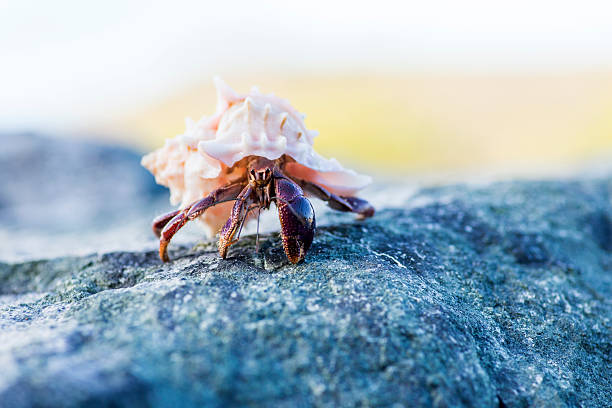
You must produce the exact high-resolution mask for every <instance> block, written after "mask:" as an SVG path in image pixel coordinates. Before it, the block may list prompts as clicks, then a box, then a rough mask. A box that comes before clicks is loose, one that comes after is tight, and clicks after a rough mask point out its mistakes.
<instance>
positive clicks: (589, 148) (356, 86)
mask: <svg viewBox="0 0 612 408" xmlns="http://www.w3.org/2000/svg"><path fill="white" fill-rule="evenodd" d="M279 77H280V78H281V79H278V78H279ZM224 79H225V80H226V81H228V83H229V84H230V85H231V86H232V87H234V88H235V89H237V90H238V91H239V92H247V91H248V90H249V89H250V88H251V86H252V85H254V84H256V85H258V87H259V88H260V90H261V91H262V92H273V93H275V94H276V95H278V96H281V97H285V98H287V99H289V100H290V101H291V102H292V103H293V105H294V106H296V107H297V108H298V109H299V110H300V111H301V112H303V113H306V116H307V118H306V124H307V125H308V127H309V128H311V129H316V130H318V131H319V132H320V135H319V137H318V138H317V139H316V140H315V145H316V147H317V149H318V150H319V151H320V152H321V153H322V154H324V155H327V156H333V157H336V158H338V159H339V160H341V161H350V162H353V163H356V162H357V164H360V165H361V167H365V168H377V169H380V170H382V171H411V172H412V171H414V172H420V171H431V170H436V171H438V170H442V171H446V170H453V169H462V170H470V169H477V168H482V167H486V168H491V167H510V168H512V167H518V166H523V165H526V166H531V167H533V168H534V169H537V168H542V167H545V166H556V165H562V164H564V163H576V162H579V161H581V160H585V159H589V158H593V157H597V156H599V155H602V154H605V152H608V153H612V74H610V73H604V72H592V73H575V74H568V73H565V74H556V75H555V74H537V75H536V74H496V75H483V74H446V75H443V74H438V75H432V74H409V75H393V76H392V75H385V76H375V75H361V76H359V75H354V76H351V75H341V76H340V75H337V76H334V75H327V76H324V75H319V76H296V77H286V76H285V77H283V76H282V75H279V76H263V77H262V76H259V77H257V78H255V77H248V76H247V77H245V76H242V77H241V76H235V77H234V76H230V77H228V78H224ZM215 101H216V98H215V91H214V87H213V85H212V81H211V80H210V79H209V78H206V80H205V81H202V82H198V83H194V84H192V85H189V86H186V87H184V88H183V89H181V90H178V91H177V92H175V93H174V94H172V95H171V96H169V97H167V98H165V99H162V100H158V101H153V102H152V103H149V104H147V105H146V106H143V107H139V108H138V109H134V110H133V111H131V112H128V113H126V114H125V115H123V116H121V117H118V118H117V120H116V121H114V122H112V123H108V124H106V126H108V127H107V128H106V129H105V130H106V133H108V134H126V135H130V137H133V139H132V140H131V142H133V143H136V144H138V145H140V146H142V147H143V148H147V149H151V148H154V147H157V146H160V145H161V144H162V143H163V140H164V139H165V138H167V137H172V136H174V135H177V134H180V133H183V131H184V126H185V125H184V118H185V116H189V117H191V118H193V119H196V120H197V119H199V118H200V117H201V116H202V115H203V114H206V115H210V114H212V113H213V112H214V109H215Z"/></svg>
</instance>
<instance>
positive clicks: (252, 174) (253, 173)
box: [251, 169, 255, 177]
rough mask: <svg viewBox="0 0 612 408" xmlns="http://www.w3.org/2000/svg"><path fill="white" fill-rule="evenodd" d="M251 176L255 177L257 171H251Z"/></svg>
mask: <svg viewBox="0 0 612 408" xmlns="http://www.w3.org/2000/svg"><path fill="white" fill-rule="evenodd" d="M251 176H253V177H255V170H253V169H251Z"/></svg>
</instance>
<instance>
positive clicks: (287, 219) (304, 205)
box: [275, 177, 316, 264]
mask: <svg viewBox="0 0 612 408" xmlns="http://www.w3.org/2000/svg"><path fill="white" fill-rule="evenodd" d="M275 201H276V206H277V208H278V217H279V219H280V224H281V237H282V239H283V247H284V248H285V254H286V255H287V259H289V262H291V263H294V264H296V263H298V262H300V261H301V260H302V259H304V257H305V256H306V252H308V249H309V248H310V245H311V244H312V239H313V237H314V233H315V228H316V221H315V213H314V209H313V208H312V204H310V201H308V199H307V198H306V197H304V192H303V191H302V189H301V188H300V187H299V186H298V185H297V184H295V183H294V182H293V181H292V180H290V179H288V178H285V177H282V178H277V179H276V183H275Z"/></svg>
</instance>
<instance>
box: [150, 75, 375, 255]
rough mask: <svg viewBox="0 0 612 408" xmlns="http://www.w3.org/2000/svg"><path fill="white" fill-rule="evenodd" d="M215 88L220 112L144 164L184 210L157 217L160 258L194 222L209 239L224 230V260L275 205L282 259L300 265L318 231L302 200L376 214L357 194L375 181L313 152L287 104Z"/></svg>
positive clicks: (219, 84)
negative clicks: (258, 218)
mask: <svg viewBox="0 0 612 408" xmlns="http://www.w3.org/2000/svg"><path fill="white" fill-rule="evenodd" d="M215 86H216V88H217V98H218V101H217V111H216V113H215V114H214V115H212V116H210V117H204V118H202V119H201V120H200V121H198V122H197V123H196V122H194V121H192V120H191V119H187V120H186V125H187V129H186V131H185V133H184V134H182V135H178V136H176V137H174V138H172V139H167V140H166V143H165V145H164V146H163V147H161V148H160V149H158V150H156V151H154V152H152V153H150V154H148V155H146V156H144V157H143V159H142V165H143V166H144V167H146V168H147V169H148V170H150V171H151V172H152V173H153V175H154V176H155V180H156V181H157V183H159V184H162V185H164V186H167V187H168V188H169V189H170V202H171V203H172V204H173V205H178V206H179V207H178V209H177V210H175V211H171V212H169V213H167V214H162V215H160V216H159V217H157V218H155V219H154V220H153V232H154V233H155V234H156V235H157V236H158V237H159V238H160V241H159V256H160V258H161V259H162V261H164V262H167V261H168V260H169V258H168V254H167V247H168V244H169V243H170V240H171V239H172V237H173V236H174V234H176V233H177V231H178V230H179V229H180V228H181V227H183V226H184V225H185V224H186V223H187V222H188V221H192V220H196V219H197V220H199V221H200V222H201V224H202V225H203V226H204V227H205V228H206V229H207V231H208V233H209V235H212V234H213V233H215V232H217V231H220V237H219V254H220V255H221V257H222V258H225V257H226V255H227V251H228V249H229V247H230V245H232V244H233V243H234V242H236V241H237V240H238V238H239V237H240V232H241V230H242V226H243V224H244V223H245V222H248V221H249V220H250V219H253V218H255V217H256V214H259V212H260V211H261V210H262V209H269V208H270V204H271V203H274V204H275V205H276V207H277V209H278V214H279V219H280V225H281V237H282V241H283V247H284V250H285V254H286V255H287V258H288V259H289V261H290V262H291V263H298V262H299V261H301V260H302V259H304V257H305V255H306V252H307V251H308V249H309V248H310V245H311V244H312V240H313V237H314V233H315V228H316V222H315V213H314V210H313V207H312V205H311V203H310V201H309V200H308V199H307V198H306V197H305V195H308V196H313V197H317V198H320V199H322V200H324V201H326V202H327V205H328V206H329V207H331V208H333V209H334V210H339V211H350V212H354V213H356V214H358V216H359V217H360V218H366V217H371V216H372V215H373V214H374V208H373V207H372V206H371V205H370V204H369V203H368V202H367V201H365V200H363V199H361V198H357V197H355V196H354V195H355V193H356V192H357V191H359V190H360V189H362V188H363V187H365V186H366V185H367V184H369V183H370V181H371V179H370V177H368V176H363V175H359V174H357V173H355V172H354V171H352V170H347V169H345V168H343V167H342V166H341V165H340V163H338V161H337V160H335V159H325V158H324V157H322V156H321V155H319V154H318V153H316V152H315V151H314V149H313V141H314V137H315V136H316V135H317V132H316V131H312V130H308V129H306V126H305V124H304V116H303V115H301V114H300V113H299V112H297V111H296V110H295V109H294V108H293V107H292V106H291V105H290V104H289V102H288V101H286V100H284V99H281V98H278V97H276V96H274V95H266V94H261V93H260V92H259V91H258V90H257V89H256V88H253V89H252V90H251V92H250V93H248V94H246V95H241V94H238V93H236V92H235V91H234V90H232V89H231V88H230V87H229V86H227V85H226V84H225V83H224V82H223V81H221V80H220V79H219V78H215ZM232 202H233V203H232Z"/></svg>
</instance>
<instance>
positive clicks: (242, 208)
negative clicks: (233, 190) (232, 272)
mask: <svg viewBox="0 0 612 408" xmlns="http://www.w3.org/2000/svg"><path fill="white" fill-rule="evenodd" d="M255 199H256V197H255V195H254V194H253V187H251V186H250V185H247V186H246V187H245V188H244V189H243V190H242V191H241V192H240V194H239V195H238V197H237V198H236V202H235V203H234V207H233V208H232V213H231V215H230V217H229V218H228V220H227V222H226V223H225V225H224V226H223V229H222V230H221V234H220V236H219V255H221V258H223V259H225V257H226V256H227V250H228V249H229V247H230V245H232V244H233V243H234V242H236V241H237V240H238V239H236V240H234V239H233V238H234V235H235V234H236V231H238V229H239V228H242V224H243V223H244V221H245V219H246V216H247V214H248V212H249V207H250V206H251V204H253V203H254V202H255Z"/></svg>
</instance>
